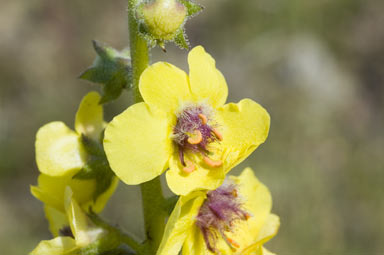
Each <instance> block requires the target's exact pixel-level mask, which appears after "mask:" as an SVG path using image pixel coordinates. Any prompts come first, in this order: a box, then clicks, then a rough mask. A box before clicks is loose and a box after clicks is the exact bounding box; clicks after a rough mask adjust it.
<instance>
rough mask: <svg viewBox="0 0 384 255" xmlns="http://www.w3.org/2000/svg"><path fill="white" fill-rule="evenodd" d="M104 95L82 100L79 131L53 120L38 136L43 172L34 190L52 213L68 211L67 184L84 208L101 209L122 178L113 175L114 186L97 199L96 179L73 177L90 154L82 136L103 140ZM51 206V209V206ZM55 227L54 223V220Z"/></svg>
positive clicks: (88, 96) (77, 126) (39, 163)
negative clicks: (66, 201)
mask: <svg viewBox="0 0 384 255" xmlns="http://www.w3.org/2000/svg"><path fill="white" fill-rule="evenodd" d="M99 100H100V95H99V94H98V93H97V92H90V93H88V94H87V95H86V96H85V97H84V99H83V100H82V102H81V103H80V107H79V110H78V111H77V114H76V121H75V130H76V132H75V131H72V130H71V129H69V128H68V127H67V126H66V125H65V124H64V123H63V122H51V123H48V124H46V125H45V126H43V127H41V128H40V129H39V131H38V132H37V135H36V162H37V165H38V168H39V170H40V172H41V174H40V176H39V178H38V186H32V187H31V193H32V194H33V195H34V196H35V197H36V198H37V199H39V200H41V201H42V202H43V203H44V204H45V208H46V209H45V210H46V214H47V217H48V219H49V218H50V217H49V216H48V214H50V213H49V212H51V211H52V210H51V209H55V210H58V211H59V212H62V213H63V212H64V211H65V209H64V203H63V201H64V193H65V187H66V186H70V187H71V189H72V190H73V192H74V195H73V196H74V199H75V200H76V201H77V203H79V205H80V206H81V207H82V208H83V209H84V210H88V208H89V207H90V206H92V208H93V210H94V211H95V212H100V211H101V210H102V209H103V208H104V206H105V204H106V202H107V201H108V199H109V197H110V196H111V195H112V194H113V192H114V190H115V189H116V187H117V184H118V179H117V178H116V177H112V178H113V179H112V181H111V183H110V186H109V187H108V188H106V190H105V191H104V192H103V193H102V194H100V195H99V196H98V197H97V198H96V199H95V196H94V194H95V191H96V189H97V184H98V183H97V181H96V180H95V179H76V178H73V176H74V175H75V174H77V173H78V172H79V171H80V170H81V169H82V168H83V167H84V166H85V164H86V162H87V160H88V157H89V155H88V153H87V152H86V151H85V149H84V146H83V144H82V141H81V135H86V136H87V137H90V138H92V139H97V140H100V135H101V132H102V130H103V128H104V126H105V124H104V122H103V109H102V106H100V105H99V104H98V102H99ZM47 208H51V209H47ZM50 224H51V230H52V225H53V224H54V223H53V222H52V221H50Z"/></svg>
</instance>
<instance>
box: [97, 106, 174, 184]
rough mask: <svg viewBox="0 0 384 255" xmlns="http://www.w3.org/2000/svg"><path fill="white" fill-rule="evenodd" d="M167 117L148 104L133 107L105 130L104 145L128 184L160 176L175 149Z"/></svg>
mask: <svg viewBox="0 0 384 255" xmlns="http://www.w3.org/2000/svg"><path fill="white" fill-rule="evenodd" d="M170 132H171V129H170V128H169V126H168V121H167V118H166V117H165V116H164V115H163V114H162V113H161V112H159V111H156V110H154V108H150V107H149V106H148V105H147V104H146V103H138V104H135V105H132V106H130V107H129V108H128V109H127V110H125V111H124V112H123V113H121V114H120V115H118V116H116V117H115V118H114V119H113V120H112V122H111V123H109V124H108V126H107V128H106V130H105V137H104V148H105V152H106V154H107V158H108V161H109V163H110V166H111V168H112V170H113V171H114V172H115V174H116V175H117V176H118V177H119V178H120V179H121V180H122V181H124V182H125V183H127V184H140V183H143V182H146V181H149V180H151V179H153V178H155V177H156V176H158V175H160V174H161V173H162V172H163V171H164V170H165V169H166V167H167V162H168V159H169V156H170V155H171V153H172V152H171V151H172V141H171V139H169V136H170Z"/></svg>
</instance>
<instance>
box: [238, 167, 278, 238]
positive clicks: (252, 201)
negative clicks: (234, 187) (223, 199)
mask: <svg viewBox="0 0 384 255" xmlns="http://www.w3.org/2000/svg"><path fill="white" fill-rule="evenodd" d="M235 179H236V177H235ZM237 180H238V181H237V182H238V183H239V194H241V196H242V197H244V198H245V200H246V201H245V203H244V207H245V209H246V210H247V211H249V212H250V213H251V218H250V219H248V221H247V225H248V227H249V233H254V234H255V236H254V237H253V238H254V239H255V240H256V238H257V237H258V235H259V233H260V231H261V228H262V227H263V226H264V224H265V223H266V221H267V219H268V217H269V215H270V212H271V208H272V197H271V194H270V192H269V190H268V188H267V187H266V186H265V185H264V184H262V183H261V182H260V181H259V180H258V179H257V178H256V176H255V174H254V173H253V171H252V169H251V168H249V167H247V168H246V169H244V170H243V172H242V173H241V174H240V176H239V177H237Z"/></svg>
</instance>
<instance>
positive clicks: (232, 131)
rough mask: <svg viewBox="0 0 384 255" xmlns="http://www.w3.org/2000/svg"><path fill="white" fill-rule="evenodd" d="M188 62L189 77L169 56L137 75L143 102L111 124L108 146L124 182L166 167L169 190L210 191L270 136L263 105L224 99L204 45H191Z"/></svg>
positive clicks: (224, 88) (222, 86)
mask: <svg viewBox="0 0 384 255" xmlns="http://www.w3.org/2000/svg"><path fill="white" fill-rule="evenodd" d="M188 63H189V76H188V75H187V74H186V73H185V72H184V71H182V70H180V69H179V68H177V67H175V66H173V65H171V64H169V63H165V62H159V63H156V64H153V65H151V66H149V67H148V68H147V69H146V70H145V71H144V72H143V73H142V75H141V77H140V82H139V89H140V93H141V95H142V97H143V99H144V102H141V103H137V104H135V105H133V106H130V107H129V108H128V109H127V110H126V111H124V112H123V113H121V114H120V115H118V116H116V117H115V118H114V119H113V120H112V121H111V122H110V123H109V124H108V126H107V128H106V130H105V137H104V148H105V152H106V155H107V158H108V161H109V163H110V165H111V168H112V170H113V171H114V172H115V173H116V175H117V176H118V177H119V178H120V179H121V180H123V181H124V182H125V183H127V184H139V183H143V182H146V181H149V180H151V179H153V178H155V177H156V176H158V175H160V174H162V173H163V172H164V171H165V170H166V169H167V168H169V171H167V173H166V178H167V182H168V186H169V187H170V189H171V190H172V191H173V192H174V193H176V194H179V195H187V194H188V193H190V192H191V191H193V190H203V189H209V190H212V189H215V188H217V187H218V186H220V185H221V183H222V182H223V180H224V178H225V174H226V173H227V172H228V171H229V170H230V169H232V168H233V167H234V166H235V165H237V164H239V163H240V162H241V161H243V160H244V159H245V158H246V157H247V156H248V155H249V154H250V153H251V152H253V151H254V150H255V149H256V148H257V147H258V146H259V145H260V144H262V143H263V142H264V141H265V139H266V138H267V136H268V131H269V123H270V118H269V115H268V113H267V111H266V110H265V109H264V108H263V107H261V106H260V105H259V104H257V103H256V102H254V101H252V100H250V99H244V100H241V101H240V102H239V103H237V104H234V103H229V104H226V105H224V103H225V101H226V99H227V94H228V88H227V84H226V82H225V79H224V77H223V75H222V74H221V72H220V71H219V70H217V69H216V66H215V60H214V59H213V58H212V57H211V56H210V55H209V54H207V53H206V52H205V50H204V49H203V47H201V46H198V47H195V48H194V49H193V50H191V51H190V53H189V55H188Z"/></svg>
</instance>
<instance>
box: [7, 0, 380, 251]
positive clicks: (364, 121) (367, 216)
mask: <svg viewBox="0 0 384 255" xmlns="http://www.w3.org/2000/svg"><path fill="white" fill-rule="evenodd" d="M199 3H201V4H202V5H204V6H205V7H206V8H205V11H204V12H203V13H202V14H200V15H199V16H197V17H196V18H193V19H192V20H190V21H189V22H188V24H187V31H188V35H189V38H190V42H191V45H192V46H195V45H198V44H201V45H203V46H204V47H205V48H206V50H207V51H208V52H209V53H210V54H212V55H213V57H214V58H215V59H216V61H217V66H218V68H219V69H220V70H221V71H222V72H223V74H224V76H225V77H226V79H227V82H228V86H229V93H230V94H229V101H234V102H237V101H239V100H240V99H242V98H244V97H249V98H252V99H254V100H256V101H257V102H259V103H261V104H262V105H263V106H264V107H265V108H266V109H267V110H268V111H269V113H270V115H271V117H272V123H271V131H270V135H269V138H268V140H267V142H266V143H265V144H264V145H262V146H261V147H260V148H259V149H257V150H256V151H255V152H254V153H253V154H252V156H251V157H250V158H249V159H248V160H246V162H244V163H242V164H241V165H240V166H238V167H237V168H236V169H235V170H234V171H233V173H235V174H237V173H238V172H239V171H240V170H241V169H243V168H244V167H245V166H251V167H252V168H253V169H254V170H255V172H256V174H257V176H258V177H259V178H260V179H261V180H262V181H263V182H264V183H265V184H266V185H267V186H268V187H269V188H270V190H271V192H272V195H273V198H274V208H273V211H274V212H275V213H277V214H278V215H280V217H281V222H282V225H281V229H280V232H279V234H278V236H277V237H275V238H274V239H273V240H272V241H271V242H270V243H269V244H268V245H267V247H269V249H271V250H272V251H275V252H276V253H278V254H280V255H302V254H306V255H311V254H313V255H323V254H348V255H351V254H353V255H354V254H361V255H379V254H384V132H383V127H384V125H383V124H384V107H383V106H384V100H383V99H384V29H383V27H384V15H383V13H384V1H382V0H316V1H315V0H242V1H233V0H216V1H215V0H201V1H199ZM126 5H127V4H126V1H124V0H114V1H102V0H92V1H84V0H66V1H49V0H29V1H22V0H8V1H7V0H5V1H4V0H3V1H2V2H1V8H0V60H1V61H0V78H1V81H0V254H4V255H8V254H9V255H13V254H21V255H23V254H27V253H28V252H29V251H31V250H32V249H33V248H34V247H35V246H36V245H37V243H38V242H39V241H40V240H41V239H49V238H50V234H49V232H48V229H47V222H46V220H45V219H44V215H43V210H42V204H41V203H40V202H39V201H37V200H36V199H34V198H33V197H32V196H31V195H30V192H29V185H31V184H36V179H37V176H38V170H37V168H36V165H35V162H34V136H35V133H36V131H37V129H38V128H39V127H40V126H42V125H43V124H45V123H47V122H50V121H54V120H63V121H65V122H66V123H67V124H68V125H69V126H73V122H74V114H75V112H76V109H77V106H78V104H79V102H80V99H81V97H82V96H83V95H85V93H86V92H87V91H89V90H95V89H96V90H97V89H99V87H98V86H96V85H92V84H90V83H87V82H85V81H81V80H78V79H77V78H76V77H77V76H78V74H79V73H80V72H81V71H83V70H84V69H85V68H86V67H87V66H88V65H90V64H91V62H92V61H93V59H94V56H95V54H94V52H93V49H92V47H91V40H92V39H97V40H100V41H103V42H106V43H108V44H110V45H111V46H113V47H115V48H118V49H122V48H124V47H125V46H127V44H128V32H127V18H126ZM167 49H168V52H167V53H166V54H165V53H163V52H162V51H161V50H159V49H155V50H154V51H153V54H152V58H153V61H157V60H167V61H169V62H171V63H174V64H176V65H178V66H181V67H182V68H183V69H184V70H187V64H186V57H187V52H186V51H183V50H179V49H178V48H176V47H174V46H172V45H169V46H168V47H167ZM130 102H131V97H130V95H129V93H124V94H123V96H122V97H121V98H120V99H119V100H118V101H117V102H116V103H113V104H109V105H107V107H106V111H107V115H106V118H107V119H108V120H110V119H111V118H112V116H113V115H115V114H117V113H119V112H121V111H122V110H123V109H125V107H126V106H127V105H128V104H129V103H130ZM139 199H140V193H139V189H138V187H135V186H130V187H128V186H126V185H123V184H121V185H120V186H119V189H118V191H117V193H116V194H115V195H114V196H113V197H112V199H111V201H110V202H109V204H108V205H107V208H106V209H105V211H104V212H103V215H104V216H105V217H107V218H108V219H109V220H110V221H111V222H114V223H119V224H120V225H121V226H123V227H125V228H127V229H128V228H129V229H131V230H132V232H134V233H135V234H137V235H138V236H142V235H143V230H142V218H141V207H140V202H139V201H140V200H139Z"/></svg>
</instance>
